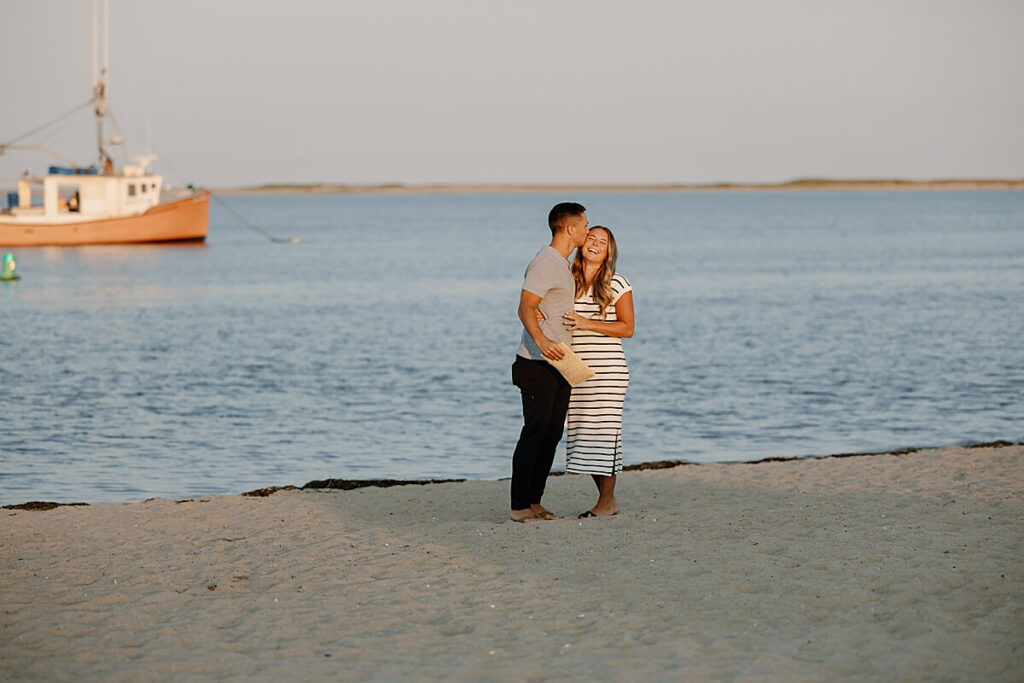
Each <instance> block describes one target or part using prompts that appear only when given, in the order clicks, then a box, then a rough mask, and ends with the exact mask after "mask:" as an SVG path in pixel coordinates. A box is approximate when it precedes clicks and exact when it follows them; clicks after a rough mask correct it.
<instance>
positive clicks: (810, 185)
mask: <svg viewBox="0 0 1024 683" xmlns="http://www.w3.org/2000/svg"><path fill="white" fill-rule="evenodd" d="M811 190H1024V179H1020V180H967V179H948V180H894V179H888V180H886V179H879V180H825V179H813V178H811V179H801V180H791V181H787V182H784V183H708V184H682V183H680V184H628V183H627V184H617V183H595V184H586V183H552V184H542V183H536V184H516V183H498V184H471V183H460V184H445V183H432V184H425V185H406V184H400V183H394V184H383V185H338V184H326V183H324V184H315V183H314V184H288V183H272V184H267V185H257V186H250V187H224V188H214V189H213V192H215V193H216V194H221V195H306V194H503V193H507V194H514V193H526V192H743V191H811Z"/></svg>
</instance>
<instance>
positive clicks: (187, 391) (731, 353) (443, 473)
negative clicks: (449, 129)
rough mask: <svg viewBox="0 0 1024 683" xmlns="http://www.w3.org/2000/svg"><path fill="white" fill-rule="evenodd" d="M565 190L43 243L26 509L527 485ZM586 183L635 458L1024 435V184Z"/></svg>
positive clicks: (30, 359)
mask: <svg viewBox="0 0 1024 683" xmlns="http://www.w3.org/2000/svg"><path fill="white" fill-rule="evenodd" d="M562 199H565V197H563V196H561V195H552V194H523V195H468V196H373V195H368V196H325V197H227V198H224V200H223V201H225V202H228V203H229V204H230V206H231V207H232V208H233V209H234V210H235V211H237V212H238V213H240V214H242V215H244V216H246V217H247V218H248V219H249V220H251V221H253V222H256V223H259V224H260V225H262V226H264V227H266V228H267V229H268V230H270V231H271V232H272V233H275V234H278V235H297V236H300V237H301V240H302V241H301V243H300V244H289V245H280V244H271V243H270V242H268V241H267V240H265V239H263V238H261V237H260V236H259V235H257V234H255V233H254V232H252V231H250V230H248V229H247V228H245V227H244V226H242V225H240V224H239V223H238V222H237V221H236V220H235V219H234V218H233V217H232V216H231V214H230V213H228V212H227V211H225V210H224V208H223V207H222V206H221V205H219V204H218V203H216V202H215V203H214V204H213V206H212V212H211V230H210V238H209V241H208V243H207V244H206V245H205V246H135V247H109V246H105V247H88V248H74V249H69V248H41V249H20V250H18V251H17V256H18V264H19V271H20V272H21V274H22V279H21V280H20V281H18V282H15V283H0V313H2V316H3V317H2V319H3V327H2V334H0V502H2V503H18V502H24V501H26V500H37V499H42V500H62V501H69V500H84V501H88V502H100V501H130V500H139V499H144V498H149V497H153V496H161V497H182V496H189V495H203V494H215V493H232V492H234V493H237V492H241V491H246V490H250V489H253V488H258V487H262V486H267V485H283V484H300V485H301V484H303V483H305V482H307V481H310V480H312V479H323V478H330V477H333V478H352V479H354V478H375V477H390V478H424V477H468V478H500V477H505V476H508V473H509V468H510V457H511V452H512V448H513V445H514V442H515V439H516V436H517V434H518V430H519V426H520V424H519V396H518V391H517V390H516V389H515V388H514V387H513V386H512V385H511V383H510V370H509V368H510V365H511V362H512V360H513V355H514V353H515V348H516V345H517V341H518V335H519V323H518V321H517V319H516V316H515V309H516V305H517V303H518V292H519V286H520V284H521V277H522V272H523V268H524V267H525V265H526V263H527V262H528V261H529V260H530V258H532V256H533V255H534V254H535V253H536V251H537V250H538V249H539V247H540V246H541V245H542V244H544V243H545V242H546V239H545V235H546V230H547V228H546V226H545V224H544V222H545V218H546V215H547V211H548V209H549V208H550V207H551V205H552V204H554V203H555V202H556V201H561V200H562ZM571 199H578V200H580V201H582V202H583V203H584V204H586V205H587V207H588V209H589V215H590V218H591V223H605V224H607V225H609V226H611V227H613V229H615V231H616V236H617V237H618V240H619V246H620V260H619V267H620V270H621V271H623V272H625V273H626V274H627V275H629V277H630V278H631V280H632V282H633V284H634V287H635V294H634V296H635V302H636V312H637V334H636V337H635V338H634V339H631V340H627V342H626V344H625V346H626V354H627V357H628V359H629V362H630V369H631V373H632V384H631V386H630V390H629V395H628V396H627V399H626V409H625V418H624V444H625V460H626V463H627V464H629V463H636V462H641V461H648V460H660V459H682V460H690V461H697V462H711V461H730V460H754V459H760V458H764V457H768V456H803V455H824V454H830V453H836V452H856V451H876V450H888V449H892V448H897V447H906V446H931V445H949V444H959V443H971V442H979V441H990V440H995V439H1006V440H1010V441H1024V343H1022V341H1021V340H1022V339H1024V193H1020V192H892V193H887V192H867V193H859V192H834V193H833V192H824V193H721V194H718V193H707V194H608V193H595V194H579V195H575V196H573V197H571ZM563 465H564V457H563V456H561V455H560V456H559V459H558V460H557V461H556V469H557V468H559V467H561V466H563Z"/></svg>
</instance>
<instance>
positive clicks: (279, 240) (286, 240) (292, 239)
mask: <svg viewBox="0 0 1024 683" xmlns="http://www.w3.org/2000/svg"><path fill="white" fill-rule="evenodd" d="M210 196H211V197H213V198H214V199H216V200H217V201H218V202H220V205H221V206H222V207H223V208H224V210H226V211H227V212H228V213H230V214H231V215H232V216H234V217H235V218H236V219H237V220H238V222H239V223H241V224H242V225H244V226H245V227H247V228H249V229H250V230H252V231H254V232H258V233H259V234H261V235H263V236H264V237H266V238H267V239H268V240H270V241H271V242H274V243H275V244H298V243H299V238H298V237H296V236H295V235H289V236H288V237H277V236H276V235H272V234H270V233H269V232H268V231H266V230H264V229H263V228H261V227H260V226H258V225H256V224H255V223H252V222H250V221H248V220H246V219H245V218H244V217H243V216H242V215H241V214H239V213H238V212H237V211H235V210H234V209H233V208H232V207H231V205H230V204H228V203H227V202H226V201H224V199H223V198H221V197H220V196H218V195H217V194H215V193H214V192H212V191H210Z"/></svg>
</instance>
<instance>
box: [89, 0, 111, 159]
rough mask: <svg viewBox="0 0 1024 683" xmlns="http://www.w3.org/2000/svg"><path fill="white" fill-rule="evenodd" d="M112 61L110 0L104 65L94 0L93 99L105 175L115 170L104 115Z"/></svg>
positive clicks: (106, 6) (105, 10) (105, 8)
mask: <svg viewBox="0 0 1024 683" xmlns="http://www.w3.org/2000/svg"><path fill="white" fill-rule="evenodd" d="M109 61H110V0H103V65H102V67H101V66H100V65H99V0H92V80H93V83H94V85H93V89H92V99H93V111H94V112H96V146H97V148H98V151H99V168H103V169H104V175H109V172H110V171H113V168H112V166H113V165H112V164H111V163H110V157H109V156H108V155H107V153H106V151H105V150H104V149H103V116H104V115H105V114H106V113H107V109H108V105H107V85H108V80H109V71H108V64H109Z"/></svg>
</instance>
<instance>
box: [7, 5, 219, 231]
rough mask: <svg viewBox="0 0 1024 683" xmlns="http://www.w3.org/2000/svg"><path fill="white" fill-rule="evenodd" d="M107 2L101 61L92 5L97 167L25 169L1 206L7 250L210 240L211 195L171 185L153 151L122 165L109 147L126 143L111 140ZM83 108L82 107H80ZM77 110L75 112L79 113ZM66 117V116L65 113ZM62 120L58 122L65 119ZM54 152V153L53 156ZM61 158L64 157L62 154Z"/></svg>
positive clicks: (21, 146) (11, 147) (15, 146)
mask: <svg viewBox="0 0 1024 683" xmlns="http://www.w3.org/2000/svg"><path fill="white" fill-rule="evenodd" d="M108 10H109V0H104V12H103V23H104V44H105V46H104V57H103V66H102V69H98V68H97V64H98V61H99V58H98V42H99V41H98V39H97V35H98V33H97V32H98V24H99V21H98V4H97V3H96V1H95V0H94V4H93V82H94V84H95V85H94V87H93V94H92V97H91V98H90V99H89V100H88V101H87V102H86V103H85V104H84V105H82V107H84V106H91V107H92V109H93V111H94V113H95V115H96V130H97V138H98V143H97V146H98V151H99V157H98V161H97V163H95V164H91V165H88V166H85V167H80V166H76V165H73V164H72V165H63V166H60V165H51V166H49V168H48V170H47V172H46V173H45V174H42V175H31V174H29V173H27V172H26V174H24V175H23V176H21V177H20V178H18V180H17V191H16V192H8V193H7V196H6V203H5V205H4V206H3V208H2V209H0V247H28V246H48V245H81V244H123V243H139V242H177V241H202V240H205V239H206V233H207V229H208V226H209V215H210V193H209V192H206V191H201V190H196V189H194V188H192V187H191V186H189V187H183V188H178V189H175V188H170V187H165V184H164V179H163V177H162V176H160V175H158V174H156V173H154V172H153V169H152V166H151V164H152V162H153V161H154V160H155V159H156V157H155V156H153V155H152V154H144V155H137V156H131V157H129V158H130V163H125V164H123V165H122V166H121V167H120V168H118V167H116V166H115V165H114V161H113V159H112V157H111V155H110V153H109V151H108V146H109V145H119V144H122V143H123V138H122V137H121V136H120V135H119V134H115V135H112V136H111V137H109V138H108V137H105V134H104V119H105V118H106V117H107V114H108V112H109V102H108V100H107V81H108V76H107V57H108V54H109V49H108V48H107V47H106V46H107V45H108V41H107V30H108V28H109V21H108V19H107V13H108ZM78 108H80V107H76V110H77V109H78ZM74 111H75V110H72V112H69V114H70V113H74ZM65 116H66V115H65ZM64 118H65V117H60V118H58V119H56V120H55V121H54V123H56V122H59V121H62V120H63V119H64ZM45 128H46V126H41V127H40V128H37V129H36V130H34V131H32V133H30V134H27V135H25V136H21V138H15V142H13V143H7V144H0V154H4V152H7V151H12V150H34V151H44V152H50V150H47V149H46V148H43V147H41V146H40V145H34V144H19V142H20V140H21V139H23V138H25V137H27V136H28V135H31V134H35V133H38V132H40V131H41V130H43V129H45ZM50 153H51V154H52V152H50ZM55 156H58V158H59V155H55Z"/></svg>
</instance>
